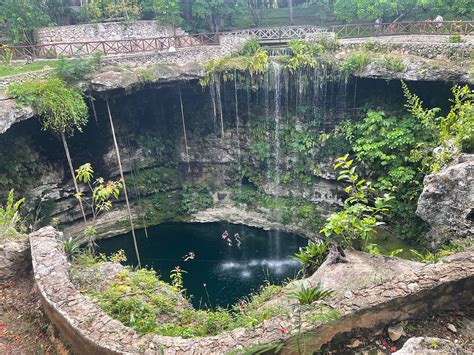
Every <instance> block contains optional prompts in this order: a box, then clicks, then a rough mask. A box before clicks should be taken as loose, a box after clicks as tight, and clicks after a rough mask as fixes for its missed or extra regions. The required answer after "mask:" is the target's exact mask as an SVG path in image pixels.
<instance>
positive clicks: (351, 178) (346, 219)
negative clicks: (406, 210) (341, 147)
mask: <svg viewBox="0 0 474 355" xmlns="http://www.w3.org/2000/svg"><path fill="white" fill-rule="evenodd" d="M348 158H349V155H345V156H343V157H341V158H338V159H337V163H336V165H335V167H334V168H335V169H336V170H340V171H339V177H338V180H339V181H341V180H342V181H346V182H348V183H349V184H348V186H347V187H346V188H345V189H344V192H345V193H346V194H348V197H347V198H346V200H345V201H344V208H343V210H342V211H340V212H335V213H333V214H332V215H331V216H330V217H329V218H328V219H327V222H326V224H325V226H324V228H323V229H322V230H321V233H323V234H324V235H325V236H326V237H327V238H330V239H332V240H334V241H335V242H336V243H338V244H340V245H341V246H343V247H349V248H355V249H359V250H361V249H365V248H366V247H367V245H368V243H369V241H370V240H371V239H372V237H373V236H374V234H375V228H376V227H377V226H379V225H382V224H384V222H383V217H384V214H386V213H387V212H388V211H389V204H390V201H391V200H392V199H393V197H392V196H391V195H390V194H388V193H385V194H383V196H379V195H380V194H381V192H380V191H376V189H374V187H373V186H372V184H371V182H369V181H366V180H364V179H361V178H360V177H359V175H358V174H357V173H356V167H355V166H352V163H353V160H348Z"/></svg>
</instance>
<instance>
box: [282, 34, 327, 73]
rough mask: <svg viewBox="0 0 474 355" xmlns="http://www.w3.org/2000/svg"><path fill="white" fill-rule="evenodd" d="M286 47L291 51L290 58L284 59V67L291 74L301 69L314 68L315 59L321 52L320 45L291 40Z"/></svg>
mask: <svg viewBox="0 0 474 355" xmlns="http://www.w3.org/2000/svg"><path fill="white" fill-rule="evenodd" d="M288 46H289V47H290V50H291V56H290V57H288V58H287V59H286V61H285V63H284V65H285V67H286V68H287V69H288V70H289V71H290V72H292V73H293V72H294V71H296V70H298V69H301V68H314V67H316V64H317V58H318V57H319V56H320V55H321V53H322V52H323V47H322V46H321V45H318V44H310V43H308V42H305V41H301V40H291V41H290V42H289V43H288Z"/></svg>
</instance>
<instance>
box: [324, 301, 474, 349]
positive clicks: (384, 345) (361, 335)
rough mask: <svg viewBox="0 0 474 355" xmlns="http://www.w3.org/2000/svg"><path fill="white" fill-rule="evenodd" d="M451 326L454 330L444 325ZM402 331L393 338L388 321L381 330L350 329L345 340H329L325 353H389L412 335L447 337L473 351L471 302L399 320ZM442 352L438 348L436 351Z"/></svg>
mask: <svg viewBox="0 0 474 355" xmlns="http://www.w3.org/2000/svg"><path fill="white" fill-rule="evenodd" d="M449 324H451V325H453V326H454V329H455V330H456V332H453V331H452V330H450V329H449V328H448V325H449ZM400 325H401V326H402V327H403V330H404V331H405V333H406V336H402V337H401V338H400V339H399V340H397V341H392V340H391V339H390V337H389V336H388V332H387V328H388V325H387V326H386V327H385V329H384V330H382V331H375V332H374V331H372V332H371V331H366V330H362V331H354V332H352V333H351V334H350V335H346V336H345V338H346V339H345V340H342V341H333V342H332V344H330V345H328V346H327V347H326V348H325V349H324V350H325V351H324V352H325V353H329V354H391V353H393V352H395V351H397V350H400V349H401V348H402V347H403V344H405V342H406V341H407V340H408V339H409V338H412V337H433V338H440V339H446V340H450V341H452V342H453V343H455V344H456V345H458V346H459V347H460V349H461V351H462V352H463V353H465V354H474V306H471V307H468V308H465V309H462V310H454V311H446V312H440V313H437V314H433V315H432V316H430V317H428V318H423V319H419V320H409V321H405V322H401V323H400ZM440 354H442V352H440Z"/></svg>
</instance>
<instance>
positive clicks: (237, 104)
mask: <svg viewBox="0 0 474 355" xmlns="http://www.w3.org/2000/svg"><path fill="white" fill-rule="evenodd" d="M234 102H235V129H236V133H237V159H238V163H239V188H240V190H242V175H241V170H242V159H241V151H240V116H239V95H238V92H237V71H236V70H234Z"/></svg>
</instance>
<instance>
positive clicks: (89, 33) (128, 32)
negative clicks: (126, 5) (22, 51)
mask: <svg viewBox="0 0 474 355" xmlns="http://www.w3.org/2000/svg"><path fill="white" fill-rule="evenodd" d="M183 34H185V32H184V31H183V30H181V29H177V30H176V31H175V30H174V29H173V28H172V27H168V26H162V25H160V24H159V23H158V22H156V21H131V22H107V23H97V24H92V23H91V24H82V25H72V26H59V27H44V28H40V29H38V30H36V32H35V39H36V42H37V43H38V44H49V43H71V42H88V41H109V40H120V39H137V38H155V37H171V36H175V35H177V36H180V35H183Z"/></svg>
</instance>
